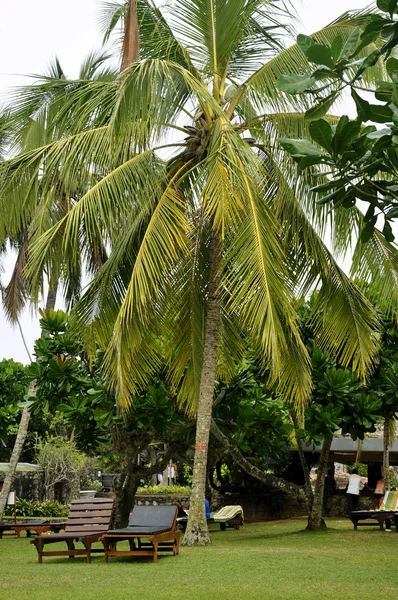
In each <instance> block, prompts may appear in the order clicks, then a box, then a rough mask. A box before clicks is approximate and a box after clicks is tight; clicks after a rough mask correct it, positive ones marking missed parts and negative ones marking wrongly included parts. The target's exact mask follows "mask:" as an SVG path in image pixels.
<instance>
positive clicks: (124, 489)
mask: <svg viewBox="0 0 398 600" xmlns="http://www.w3.org/2000/svg"><path fill="white" fill-rule="evenodd" d="M140 478H141V473H140V472H137V470H136V469H134V467H133V465H131V466H130V468H129V469H128V470H125V471H124V472H123V473H122V474H121V475H120V478H119V480H118V482H117V483H116V503H115V527H116V528H117V529H118V528H121V527H127V524H128V521H129V516H130V513H131V510H132V508H133V504H134V498H135V494H136V491H137V489H138V487H139V485H140Z"/></svg>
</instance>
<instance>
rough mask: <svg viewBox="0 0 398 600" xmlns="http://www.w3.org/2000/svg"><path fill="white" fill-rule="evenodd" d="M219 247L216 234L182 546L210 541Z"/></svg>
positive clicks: (213, 243)
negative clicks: (208, 503) (208, 479)
mask: <svg viewBox="0 0 398 600" xmlns="http://www.w3.org/2000/svg"><path fill="white" fill-rule="evenodd" d="M219 262H220V258H219V247H218V240H217V237H216V234H215V233H212V237H211V241H210V269H209V297H208V303H207V319H206V332H205V343H204V351H203V366H202V375H201V380H200V390H199V404H198V413H197V419H196V444H195V459H194V466H193V479H192V493H191V499H190V507H189V518H188V524H187V529H186V532H185V535H184V539H183V542H182V543H183V545H185V546H192V545H194V544H197V545H205V544H210V543H211V540H210V535H209V530H208V527H207V521H206V514H205V491H206V475H207V453H208V447H209V437H210V426H211V417H212V409H213V398H214V380H215V377H216V367H217V349H218V340H219V334H220V302H219V298H218V293H217V291H218V286H219V279H218V273H217V272H218V265H219Z"/></svg>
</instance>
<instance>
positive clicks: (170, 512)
mask: <svg viewBox="0 0 398 600" xmlns="http://www.w3.org/2000/svg"><path fill="white" fill-rule="evenodd" d="M177 513H178V507H177V506H135V507H134V508H133V510H132V513H131V515H130V518H129V523H128V526H127V527H125V528H124V529H114V530H111V531H108V532H107V533H105V534H103V535H102V536H101V537H100V541H101V542H102V543H103V545H104V561H105V562H108V558H109V557H110V556H152V558H153V562H154V563H156V562H157V560H158V552H160V551H166V552H172V553H173V556H176V555H177V554H178V553H179V550H180V546H179V542H180V537H181V531H176V524H177ZM122 541H128V542H129V550H118V549H117V544H118V543H119V542H122Z"/></svg>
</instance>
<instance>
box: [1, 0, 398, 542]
mask: <svg viewBox="0 0 398 600" xmlns="http://www.w3.org/2000/svg"><path fill="white" fill-rule="evenodd" d="M131 4H132V3H131V2H130V6H131ZM279 4H280V3H276V2H271V1H270V2H267V3H264V2H263V1H260V0H233V1H230V2H227V3H226V2H222V1H220V0H174V1H173V2H171V3H168V5H166V6H164V7H158V6H156V5H155V4H154V3H152V2H151V1H150V0H149V1H148V0H138V1H137V3H136V8H137V19H138V23H139V28H140V43H141V45H140V60H139V61H137V62H135V63H134V64H132V65H130V67H128V68H127V69H126V70H125V71H123V73H122V75H121V77H120V78H119V80H118V81H88V80H84V81H75V82H69V81H64V80H59V81H57V82H44V83H42V84H39V85H37V86H31V87H29V88H28V89H25V90H24V91H23V94H22V95H21V96H20V99H19V100H18V99H15V102H14V106H13V114H14V115H16V119H20V120H22V121H23V120H24V119H28V118H29V111H30V108H29V105H31V104H32V103H33V104H34V103H35V102H36V101H37V102H39V103H41V102H42V101H43V95H46V94H48V93H52V92H53V91H54V90H56V97H57V104H56V106H55V109H54V112H53V113H52V117H51V128H52V130H53V131H54V132H59V139H57V140H56V141H52V142H50V143H47V144H44V145H41V146H37V147H36V148H35V149H33V150H29V151H27V152H23V153H21V154H20V155H18V156H17V157H15V158H13V159H11V160H9V161H7V162H6V163H5V164H4V166H3V168H2V173H1V177H2V202H3V205H4V202H6V201H9V199H10V198H12V199H13V201H14V202H15V206H16V208H15V213H16V214H23V212H24V206H25V203H26V201H27V198H28V190H29V185H30V181H31V180H32V178H34V179H35V181H36V180H39V181H40V189H41V194H40V202H39V207H38V208H39V210H40V208H43V207H44V206H45V204H46V202H48V199H49V198H51V194H52V193H53V190H54V186H55V185H56V184H57V183H58V181H59V178H60V177H61V180H62V190H63V192H64V194H66V196H67V197H69V198H71V199H72V200H73V202H71V207H70V210H69V211H68V212H67V214H65V215H63V216H61V215H60V218H59V220H58V221H57V222H56V223H55V224H49V226H48V227H47V226H46V227H45V228H44V229H45V230H43V229H40V230H36V229H35V230H34V235H33V236H32V240H31V242H32V245H31V253H30V258H29V268H28V270H27V273H28V275H29V277H30V281H31V285H32V290H33V293H34V294H35V293H36V290H38V288H39V286H40V281H41V274H42V272H43V269H44V267H45V266H46V268H47V269H48V272H49V276H50V277H51V270H54V271H55V272H57V269H59V266H58V265H59V264H61V260H62V265H63V273H65V277H71V276H72V274H73V273H74V269H75V268H76V263H77V262H78V260H79V258H78V257H80V256H81V253H82V251H84V249H88V248H89V249H90V251H91V252H92V253H93V254H95V253H96V252H97V251H99V249H100V248H106V249H107V250H108V258H107V260H106V261H105V262H104V264H103V265H102V266H100V268H99V270H98V271H97V272H96V274H95V276H94V277H93V279H92V281H91V282H90V284H89V286H88V287H87V290H86V291H85V293H84V295H83V296H82V298H81V299H80V300H79V302H78V303H77V305H76V306H75V309H74V319H75V326H76V327H77V328H79V329H80V330H81V332H82V335H84V336H85V338H86V341H87V344H88V346H89V347H91V348H92V349H93V351H94V349H95V343H99V344H100V346H102V347H103V348H104V349H105V350H106V363H105V368H106V372H107V375H108V378H109V382H110V385H111V386H112V387H113V389H114V391H115V392H116V395H117V398H118V401H119V404H120V406H121V407H122V408H123V407H125V406H127V405H128V404H129V402H130V400H131V397H132V395H133V394H134V393H135V391H136V390H137V388H139V387H140V386H141V385H143V384H144V383H145V382H147V381H148V380H149V378H150V377H151V376H152V374H153V373H154V372H155V371H156V369H157V367H158V365H159V364H160V359H161V357H166V359H167V361H168V364H169V383H170V386H171V388H172V389H174V390H175V391H176V392H178V394H179V398H180V401H181V402H182V403H184V404H185V406H186V408H187V410H188V411H190V412H192V413H196V414H197V434H196V452H195V464H194V476H193V488H192V496H191V507H190V517H189V523H188V527H187V531H186V535H185V538H184V542H185V543H187V544H193V543H201V544H203V543H208V542H209V541H210V538H209V535H208V531H207V525H206V520H205V514H204V493H205V477H206V463H207V445H208V440H209V430H210V422H211V412H212V403H213V391H214V380H215V378H216V377H222V378H224V379H228V377H229V376H230V374H231V373H232V372H233V368H234V367H235V365H236V363H237V361H239V359H240V357H241V356H242V352H243V350H244V349H245V348H246V347H247V346H248V345H249V344H250V345H252V346H253V347H255V348H256V350H257V352H258V355H259V357H260V359H261V360H262V362H263V364H264V366H266V367H267V368H268V369H269V371H270V373H271V381H272V382H274V383H275V385H277V387H278V389H279V390H281V391H282V392H283V393H284V394H285V395H286V397H288V398H290V399H293V400H294V401H295V404H296V407H297V408H298V410H299V409H300V408H301V407H302V406H303V404H304V403H305V401H306V398H307V397H308V395H309V393H310V390H311V378H310V373H309V357H308V354H307V350H306V348H305V346H304V344H303V343H302V341H301V339H300V335H299V330H298V323H297V311H296V300H295V298H296V297H297V296H301V295H305V294H307V293H308V292H309V291H310V290H312V289H313V288H314V287H318V288H319V293H318V296H317V301H316V302H315V303H314V305H313V309H312V323H313V327H314V331H315V336H316V338H317V343H318V344H319V345H320V346H321V347H322V348H326V349H329V350H331V351H333V352H335V353H336V354H337V356H338V357H339V361H340V363H341V364H342V365H349V364H350V365H352V366H353V367H354V368H355V369H357V370H358V371H359V372H360V374H361V375H362V376H363V377H365V375H366V372H367V370H368V368H369V367H370V366H371V364H372V360H373V357H374V355H375V353H376V352H377V348H378V341H377V336H376V332H377V330H378V327H379V321H378V317H377V314H376V312H375V311H374V309H373V307H372V305H371V304H370V303H369V302H368V300H367V299H366V298H365V297H364V296H363V294H362V293H361V291H360V290H359V289H358V288H357V287H356V286H355V285H354V283H353V282H352V280H350V278H349V277H348V276H347V275H346V274H345V272H344V271H343V270H342V269H341V267H340V266H339V265H338V263H337V262H336V258H335V256H334V255H333V252H334V253H335V254H337V255H338V254H340V255H344V254H345V253H346V251H347V248H348V247H349V246H350V245H351V244H354V245H355V249H354V260H353V267H352V275H355V274H359V275H361V277H362V278H365V279H367V280H370V279H371V280H372V284H371V285H373V286H374V287H375V288H377V289H379V293H380V294H381V296H382V297H383V299H384V301H385V303H387V304H388V303H391V302H396V301H397V299H398V295H397V285H396V282H397V252H396V247H395V246H392V245H390V244H388V243H386V242H385V240H384V239H381V238H379V237H378V236H377V235H375V236H374V237H373V238H372V240H371V244H370V245H369V246H367V247H366V248H364V247H362V246H360V244H359V242H358V241H357V231H358V227H359V226H360V223H361V219H362V215H361V214H360V213H359V212H358V211H357V210H354V209H353V210H352V211H351V212H350V213H347V210H346V209H343V210H344V216H343V213H342V212H340V211H339V210H338V209H337V210H336V211H334V212H332V213H330V212H326V209H324V208H322V207H316V208H314V202H313V197H312V195H311V193H310V192H309V186H308V180H307V179H305V178H304V176H302V175H300V176H298V174H297V172H296V168H295V166H294V165H293V164H292V163H291V162H289V158H288V157H286V156H285V155H282V154H281V153H280V152H279V150H278V146H277V143H276V141H277V138H278V136H280V135H283V136H285V137H300V136H303V137H305V135H306V132H307V123H306V122H305V120H304V117H303V113H302V112H299V111H302V110H303V108H304V107H305V101H303V100H302V99H293V100H291V98H285V97H284V96H283V95H281V94H280V92H279V91H278V90H277V89H276V87H275V82H276V79H277V78H278V76H279V75H281V74H285V73H287V72H295V71H297V69H301V70H302V69H304V68H306V65H307V68H308V63H307V61H305V60H304V56H303V55H302V54H301V51H300V50H299V48H298V47H297V46H296V45H294V46H292V47H290V48H288V49H284V48H283V32H284V29H285V28H284V27H283V26H282V25H280V24H281V23H286V22H287V21H288V19H289V14H288V12H287V11H286V10H285V9H281V8H279ZM119 9H120V11H121V13H120V14H125V13H124V12H123V10H125V9H124V8H123V7H122V8H120V6H119V8H118V10H119ZM108 14H111V15H112V13H111V12H110V13H108ZM119 16H120V15H119ZM111 18H112V19H113V17H111ZM117 18H118V16H117V15H116V17H115V19H116V20H115V19H113V20H112V23H111V24H115V22H117ZM366 19H367V15H366V14H364V13H360V14H357V15H345V16H344V17H343V18H342V19H340V20H339V21H338V22H336V23H334V24H332V25H331V26H329V27H327V28H326V29H325V30H323V31H321V32H318V33H317V34H314V37H316V38H317V39H319V40H322V41H327V42H331V41H332V40H333V39H334V38H335V37H336V36H338V35H341V36H342V38H343V39H344V38H347V37H348V35H349V33H350V32H351V31H352V29H353V27H354V26H356V25H357V24H362V23H364V22H366ZM267 59H268V60H267ZM265 61H267V62H265ZM370 75H371V77H376V78H379V79H380V78H381V77H382V76H383V73H382V66H378V65H376V67H375V68H374V69H373V71H372V72H371V74H370ZM27 174H28V175H27ZM75 190H82V193H81V194H79V195H77V196H76V197H75ZM347 215H349V216H347ZM326 233H327V234H328V236H329V237H330V238H331V240H330V246H331V247H332V250H330V249H329V248H328V247H327V246H326V245H325V243H324V238H325V235H326ZM60 238H62V245H60V244H59V240H60ZM376 256H377V261H376V260H375V257H376ZM365 275H366V277H365Z"/></svg>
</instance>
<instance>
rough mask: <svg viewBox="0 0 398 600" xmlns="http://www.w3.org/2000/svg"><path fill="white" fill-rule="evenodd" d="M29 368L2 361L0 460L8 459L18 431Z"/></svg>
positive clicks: (0, 363)
mask: <svg viewBox="0 0 398 600" xmlns="http://www.w3.org/2000/svg"><path fill="white" fill-rule="evenodd" d="M28 384H29V376H28V373H27V368H26V367H25V366H24V365H22V364H21V363H17V362H15V361H13V360H12V359H11V360H7V359H3V360H2V361H0V460H3V461H8V460H9V458H10V456H9V448H10V445H11V443H12V439H13V437H14V436H15V434H16V433H17V431H18V423H19V420H20V418H21V412H22V408H21V404H22V403H23V401H24V398H25V396H26V393H27V391H28Z"/></svg>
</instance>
